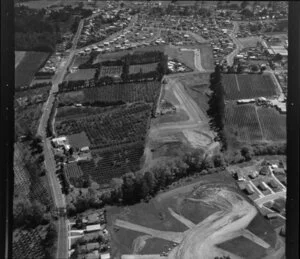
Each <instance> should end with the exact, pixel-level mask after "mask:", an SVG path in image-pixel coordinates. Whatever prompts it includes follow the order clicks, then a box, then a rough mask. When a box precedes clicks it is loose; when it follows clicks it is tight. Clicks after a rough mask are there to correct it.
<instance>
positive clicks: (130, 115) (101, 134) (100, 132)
mask: <svg viewBox="0 0 300 259" xmlns="http://www.w3.org/2000/svg"><path fill="white" fill-rule="evenodd" d="M150 114H151V105H150V104H144V103H142V104H136V105H132V106H130V107H128V108H125V109H116V111H112V112H111V113H106V114H99V115H91V116H87V117H81V118H78V119H73V120H65V121H60V122H58V123H57V125H56V132H57V133H58V135H68V134H69V135H70V134H76V133H80V132H82V131H85V132H86V134H87V136H88V138H89V140H90V142H91V147H90V148H92V149H94V148H105V147H110V146H112V145H120V144H125V143H132V142H135V141H137V140H144V138H145V135H146V131H147V124H148V123H149V120H150Z"/></svg>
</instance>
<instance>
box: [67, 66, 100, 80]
mask: <svg viewBox="0 0 300 259" xmlns="http://www.w3.org/2000/svg"><path fill="white" fill-rule="evenodd" d="M95 73H96V69H93V68H91V69H79V70H78V71H76V72H74V73H71V74H68V75H67V76H66V78H65V80H66V81H78V80H90V79H93V78H94V76H95Z"/></svg>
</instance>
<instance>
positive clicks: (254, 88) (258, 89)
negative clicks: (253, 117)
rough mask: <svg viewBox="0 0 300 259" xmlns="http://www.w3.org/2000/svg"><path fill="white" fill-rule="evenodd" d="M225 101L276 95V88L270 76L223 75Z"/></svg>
mask: <svg viewBox="0 0 300 259" xmlns="http://www.w3.org/2000/svg"><path fill="white" fill-rule="evenodd" d="M222 82H223V85H224V88H225V99H227V100H238V99H249V98H256V97H271V96H274V95H276V86H275V85H274V83H273V80H272V78H271V77H270V75H261V74H239V75H237V74H223V75H222Z"/></svg>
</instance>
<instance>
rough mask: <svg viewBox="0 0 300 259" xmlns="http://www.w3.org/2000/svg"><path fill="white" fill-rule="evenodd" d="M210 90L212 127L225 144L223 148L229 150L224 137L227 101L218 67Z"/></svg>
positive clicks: (218, 66)
mask: <svg viewBox="0 0 300 259" xmlns="http://www.w3.org/2000/svg"><path fill="white" fill-rule="evenodd" d="M210 89H211V90H212V94H211V96H210V99H209V101H208V104H209V109H208V111H207V114H208V116H209V117H210V118H211V120H210V125H211V127H212V128H213V129H214V130H215V131H216V132H217V133H218V137H219V139H220V140H221V141H222V143H223V148H224V149H226V148H227V144H226V139H225V136H224V132H223V129H224V116H225V101H224V95H225V91H224V86H223V85H222V82H221V67H220V65H217V66H216V67H215V72H214V73H212V75H211V80H210Z"/></svg>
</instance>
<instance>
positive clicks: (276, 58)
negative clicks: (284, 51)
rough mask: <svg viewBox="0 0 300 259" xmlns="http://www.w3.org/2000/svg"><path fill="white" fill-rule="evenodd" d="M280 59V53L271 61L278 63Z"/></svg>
mask: <svg viewBox="0 0 300 259" xmlns="http://www.w3.org/2000/svg"><path fill="white" fill-rule="evenodd" d="M282 58H283V57H282V55H281V54H280V53H277V54H276V55H275V56H274V58H273V60H274V61H275V62H278V61H281V60H282Z"/></svg>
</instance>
